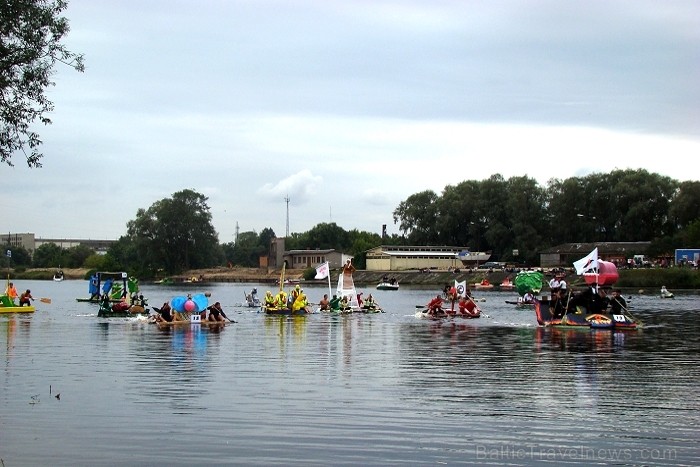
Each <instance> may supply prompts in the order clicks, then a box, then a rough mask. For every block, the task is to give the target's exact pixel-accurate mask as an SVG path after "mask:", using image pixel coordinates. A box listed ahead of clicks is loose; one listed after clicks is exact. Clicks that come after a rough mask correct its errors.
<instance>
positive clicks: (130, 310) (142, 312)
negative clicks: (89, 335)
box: [97, 302, 150, 318]
mask: <svg viewBox="0 0 700 467" xmlns="http://www.w3.org/2000/svg"><path fill="white" fill-rule="evenodd" d="M109 305H110V306H104V304H100V310H99V311H98V312H97V317H98V318H135V317H138V316H141V317H147V316H149V314H150V313H149V311H148V309H146V308H145V307H143V306H141V305H131V306H129V305H128V304H127V303H126V302H119V303H111V302H109Z"/></svg>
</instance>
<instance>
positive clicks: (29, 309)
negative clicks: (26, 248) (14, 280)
mask: <svg viewBox="0 0 700 467" xmlns="http://www.w3.org/2000/svg"><path fill="white" fill-rule="evenodd" d="M10 283H11V282H10V274H9V273H8V274H7V285H6V286H5V293H4V294H2V295H0V313H34V312H35V311H36V308H34V306H33V305H24V306H18V305H16V304H15V301H14V299H12V298H10V295H8V293H9V290H10ZM15 293H16V292H15ZM47 300H48V299H46V298H42V299H41V301H42V302H45V303H50V300H48V301H47Z"/></svg>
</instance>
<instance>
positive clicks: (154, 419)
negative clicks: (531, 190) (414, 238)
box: [0, 280, 700, 467]
mask: <svg viewBox="0 0 700 467" xmlns="http://www.w3.org/2000/svg"><path fill="white" fill-rule="evenodd" d="M17 286H18V288H22V289H24V288H31V290H32V293H33V295H34V296H35V297H37V298H39V297H46V298H50V299H51V303H50V304H46V303H41V302H40V301H39V300H38V299H37V300H36V307H37V311H36V313H34V314H26V315H0V345H1V347H2V350H0V355H2V370H1V371H0V460H1V461H2V464H0V465H3V466H4V467H17V466H161V465H162V466H192V465H205V466H207V465H211V466H215V465H264V466H269V465H284V466H289V465H291V466H294V465H299V466H302V465H303V466H309V465H336V466H339V465H411V466H414V465H470V464H471V465H562V464H573V465H591V464H598V465H700V453H699V452H698V442H699V441H700V389H699V387H700V367H699V365H698V363H699V360H700V359H699V358H698V354H699V352H700V332H699V331H700V325H699V324H698V320H697V319H696V318H697V316H698V312H699V310H700V306H699V303H700V302H699V300H698V299H699V298H700V296H698V295H677V297H676V298H675V299H672V300H669V299H666V300H662V299H660V298H658V297H655V296H648V295H633V296H631V299H630V300H629V303H630V304H631V307H632V308H631V311H632V313H633V314H634V315H635V316H637V317H638V318H640V319H641V320H642V321H644V323H645V327H644V328H643V329H641V330H636V331H625V332H611V331H603V330H600V331H590V330H587V331H581V330H574V331H565V330H557V329H550V328H541V327H538V326H537V324H536V321H535V318H534V312H533V311H532V310H518V309H516V308H515V307H513V306H512V305H507V304H506V303H505V300H513V299H514V298H515V293H514V292H510V293H506V292H485V293H482V294H478V293H477V294H476V295H477V296H480V297H484V298H485V299H486V301H485V302H483V303H480V304H479V305H480V306H481V308H482V310H483V311H484V313H485V314H486V315H488V317H482V318H481V319H475V320H463V319H458V320H453V321H445V322H435V321H428V320H421V319H417V318H416V317H415V316H414V312H415V310H416V305H422V304H425V303H427V302H428V301H429V300H430V298H431V297H432V296H433V295H434V293H436V292H437V291H436V290H433V289H427V288H408V287H402V289H401V290H400V291H374V290H369V289H366V290H364V292H365V295H367V294H368V293H369V292H372V293H373V294H374V296H375V297H376V298H377V300H378V301H379V303H380V304H381V305H382V306H383V308H384V309H385V313H381V314H373V315H363V314H356V315H350V316H337V315H327V314H312V315H308V316H306V317H270V316H265V315H263V314H260V313H257V312H256V311H255V310H253V309H250V308H246V307H244V306H242V302H244V294H245V292H246V291H250V289H251V288H252V287H254V286H255V284H240V283H237V284H211V285H207V286H199V287H200V288H199V289H189V290H188V289H186V288H182V286H177V287H175V286H157V285H146V286H143V287H142V289H143V293H144V295H145V296H146V298H148V300H149V303H150V305H153V306H160V304H162V303H163V302H164V301H166V300H169V299H170V298H172V297H173V296H176V295H184V294H186V293H188V292H192V293H197V292H200V291H203V290H206V291H208V292H211V294H212V296H211V300H212V301H213V300H218V301H221V302H222V304H224V309H225V310H226V313H227V314H228V316H229V317H231V318H233V319H234V320H235V321H237V323H235V324H228V325H226V326H225V327H217V328H214V329H210V328H209V327H207V326H201V325H192V326H190V325H186V326H180V327H178V328H169V329H165V330H162V329H159V328H158V327H157V326H155V325H152V324H147V323H145V322H143V321H139V320H135V319H111V320H108V319H102V318H97V317H96V313H97V305H94V304H89V303H78V302H76V300H75V299H76V298H78V297H85V296H87V281H70V280H66V281H63V282H49V281H19V283H17ZM201 287H203V288H201ZM257 287H258V290H259V295H261V296H262V295H263V294H264V292H265V288H266V287H269V286H265V285H258V286H257ZM327 291H328V288H327V287H326V288H324V287H322V286H318V285H315V286H309V287H306V293H307V295H308V296H309V297H311V298H312V299H314V300H318V299H319V298H320V297H321V295H322V294H323V293H324V292H327Z"/></svg>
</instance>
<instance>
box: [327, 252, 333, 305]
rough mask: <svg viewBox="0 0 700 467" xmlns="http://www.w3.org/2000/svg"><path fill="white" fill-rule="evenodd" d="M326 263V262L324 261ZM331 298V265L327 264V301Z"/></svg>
mask: <svg viewBox="0 0 700 467" xmlns="http://www.w3.org/2000/svg"><path fill="white" fill-rule="evenodd" d="M326 263H328V261H326ZM331 298H333V294H332V293H331V265H330V263H328V299H329V300H330V299H331Z"/></svg>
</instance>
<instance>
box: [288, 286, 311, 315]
mask: <svg viewBox="0 0 700 467" xmlns="http://www.w3.org/2000/svg"><path fill="white" fill-rule="evenodd" d="M308 305H309V304H308V302H307V300H306V294H305V293H304V290H303V289H299V290H298V292H297V293H296V297H295V298H294V301H293V302H292V311H300V310H306V311H309V310H307V306H308Z"/></svg>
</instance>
